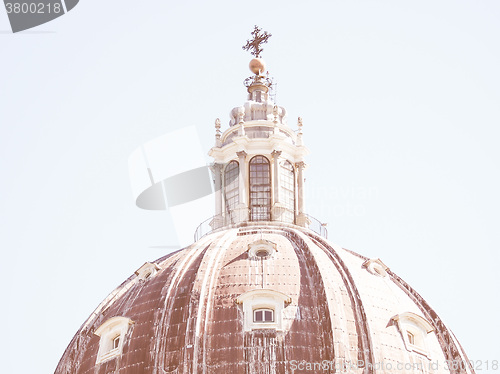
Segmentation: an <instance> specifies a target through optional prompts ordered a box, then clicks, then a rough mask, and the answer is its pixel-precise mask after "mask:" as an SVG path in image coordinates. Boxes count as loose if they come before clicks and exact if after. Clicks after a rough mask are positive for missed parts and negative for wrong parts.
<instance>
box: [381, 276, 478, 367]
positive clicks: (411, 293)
mask: <svg viewBox="0 0 500 374" xmlns="http://www.w3.org/2000/svg"><path fill="white" fill-rule="evenodd" d="M387 274H389V276H390V278H391V280H392V281H393V282H394V283H395V284H396V285H397V286H398V287H399V288H401V289H402V290H403V292H404V293H406V295H408V297H409V298H410V299H411V300H412V301H413V302H414V303H415V304H416V305H417V307H418V308H419V309H420V311H421V312H422V313H423V314H424V316H425V318H426V319H427V320H428V321H429V323H430V324H431V326H432V327H433V328H434V331H435V333H436V336H437V339H438V342H439V345H440V346H441V349H442V350H443V354H444V355H445V358H446V360H447V362H449V363H453V364H450V365H449V367H450V374H467V371H466V370H465V369H463V365H464V363H465V362H467V365H468V367H469V370H471V371H472V372H473V370H474V369H473V368H472V366H471V364H470V362H469V360H468V359H467V358H466V357H465V360H463V359H462V357H461V355H460V351H459V349H458V347H457V346H456V344H455V340H454V339H453V336H452V333H451V332H450V331H449V330H448V328H447V327H446V326H445V324H444V323H443V321H442V320H441V318H439V316H438V315H437V313H436V312H435V311H434V309H432V308H431V307H430V305H429V304H428V303H427V302H426V301H425V300H424V299H423V298H422V296H420V294H419V293H418V292H417V291H415V290H414V289H413V288H412V287H411V286H410V285H409V284H408V283H406V282H405V281H404V280H403V279H401V278H400V277H399V276H398V275H396V274H394V273H393V272H392V271H391V270H389V269H388V270H387ZM455 363H456V364H457V365H458V364H459V363H460V365H458V366H459V367H458V366H456V365H455Z"/></svg>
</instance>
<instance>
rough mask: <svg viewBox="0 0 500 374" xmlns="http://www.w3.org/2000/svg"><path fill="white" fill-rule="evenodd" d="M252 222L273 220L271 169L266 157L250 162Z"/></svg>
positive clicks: (256, 158)
mask: <svg viewBox="0 0 500 374" xmlns="http://www.w3.org/2000/svg"><path fill="white" fill-rule="evenodd" d="M249 171H250V220H251V221H270V220H271V168H270V164H269V160H268V159H267V158H266V157H264V156H255V157H253V158H252V159H251V160H250V168H249Z"/></svg>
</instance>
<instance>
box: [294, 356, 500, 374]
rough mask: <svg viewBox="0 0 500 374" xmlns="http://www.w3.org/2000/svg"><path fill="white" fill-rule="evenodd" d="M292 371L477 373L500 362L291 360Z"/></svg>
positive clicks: (497, 367)
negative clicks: (460, 371)
mask: <svg viewBox="0 0 500 374" xmlns="http://www.w3.org/2000/svg"><path fill="white" fill-rule="evenodd" d="M289 364H290V369H291V370H292V373H295V372H297V373H304V372H306V373H307V372H312V373H319V372H334V373H342V374H355V373H358V372H359V369H361V368H365V367H369V368H371V369H374V370H384V372H386V373H387V372H393V373H400V372H401V371H403V370H404V371H406V372H415V373H427V372H432V371H437V370H442V369H444V370H447V371H451V370H458V369H464V370H466V369H467V368H471V369H473V370H475V371H476V372H479V371H482V370H484V371H489V372H491V371H496V370H499V369H500V366H499V360H471V361H469V362H466V361H462V360H443V361H439V360H428V359H420V360H415V361H414V362H401V361H379V362H375V363H366V364H365V362H364V361H363V360H358V361H346V360H323V361H315V362H312V361H305V360H302V361H300V360H290V361H289Z"/></svg>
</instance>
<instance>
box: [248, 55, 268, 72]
mask: <svg viewBox="0 0 500 374" xmlns="http://www.w3.org/2000/svg"><path fill="white" fill-rule="evenodd" d="M249 67H250V71H251V72H252V73H254V74H257V75H259V74H262V73H264V71H265V70H266V63H265V62H264V60H263V59H261V58H254V59H252V61H250V65H249Z"/></svg>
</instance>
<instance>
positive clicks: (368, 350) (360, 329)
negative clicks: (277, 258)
mask: <svg viewBox="0 0 500 374" xmlns="http://www.w3.org/2000/svg"><path fill="white" fill-rule="evenodd" d="M305 235H306V236H307V237H308V238H310V239H311V240H312V241H313V242H314V243H315V244H316V245H318V246H319V247H320V248H321V249H322V250H323V251H324V252H325V253H326V254H327V255H328V257H329V258H330V260H331V261H332V262H333V264H334V265H335V267H336V268H337V270H338V272H339V274H340V275H341V277H342V278H343V280H344V285H345V286H346V288H347V290H348V294H349V298H350V299H351V303H352V308H353V310H354V311H355V313H354V318H355V319H356V331H357V334H358V360H359V361H361V362H362V363H363V366H362V367H364V368H365V369H366V373H367V374H371V373H373V372H374V369H373V368H374V367H376V363H375V358H374V357H373V345H372V340H371V338H370V336H371V335H370V328H369V326H368V320H367V318H366V312H365V309H364V307H363V302H362V301H361V296H360V294H359V291H358V289H357V287H356V284H355V282H354V279H353V277H352V275H351V273H350V271H349V269H348V268H347V266H346V264H345V263H344V261H343V260H342V259H341V258H340V256H338V254H337V252H336V251H335V249H334V248H332V247H331V246H330V245H329V244H328V243H327V242H326V241H325V240H324V239H322V238H321V237H319V236H317V235H313V234H311V233H305Z"/></svg>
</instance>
